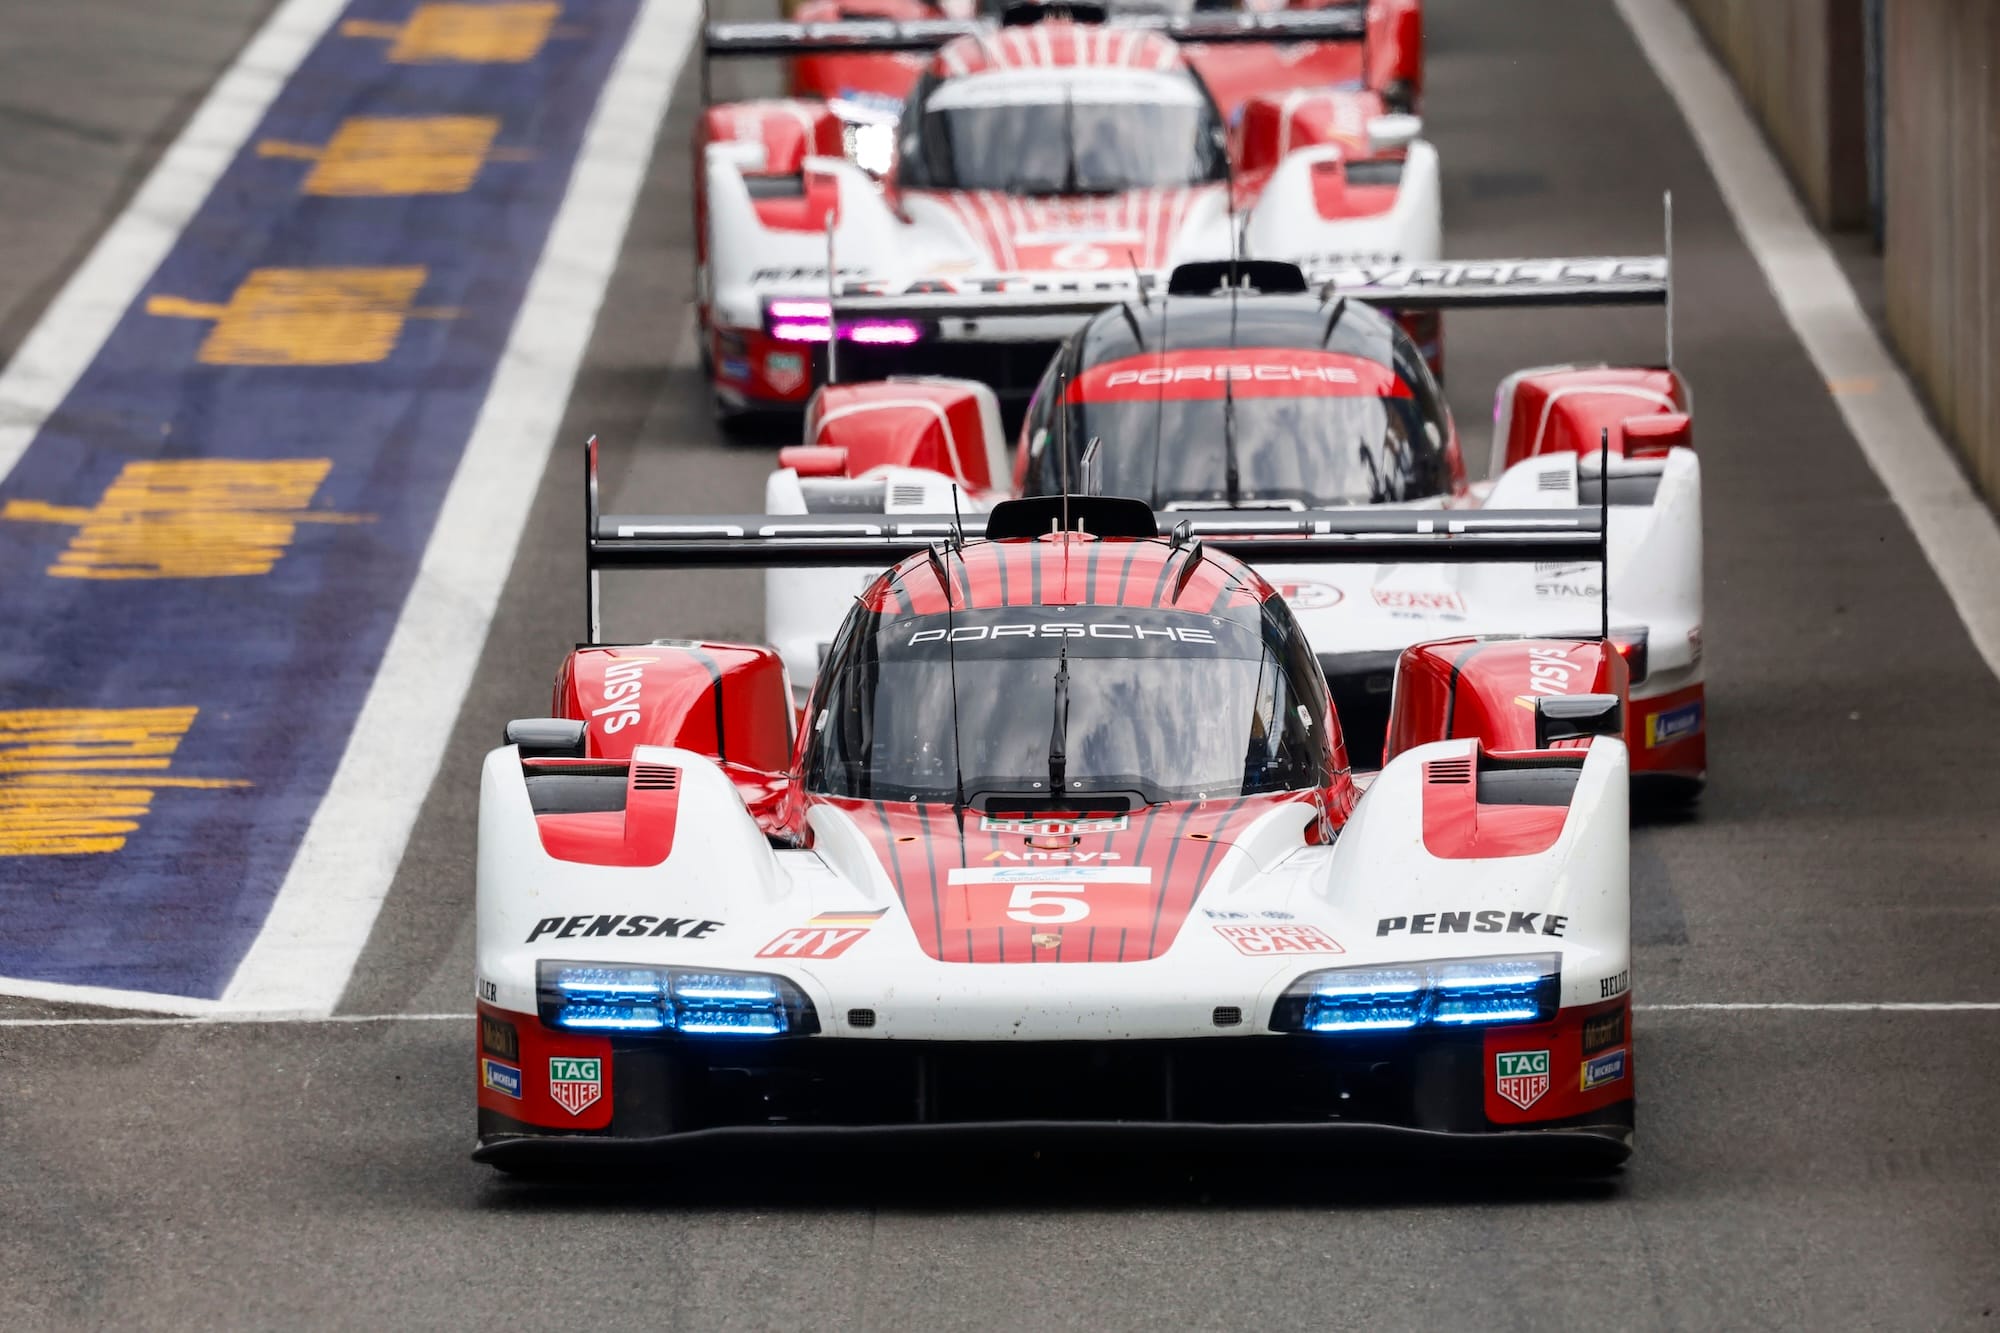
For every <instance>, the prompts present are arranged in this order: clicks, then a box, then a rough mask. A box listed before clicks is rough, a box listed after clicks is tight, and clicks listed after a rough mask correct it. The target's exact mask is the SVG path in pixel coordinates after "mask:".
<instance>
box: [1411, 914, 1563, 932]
mask: <svg viewBox="0 0 2000 1333" xmlns="http://www.w3.org/2000/svg"><path fill="white" fill-rule="evenodd" d="M1568 926H1569V918H1568V917H1566V916H1558V915H1556V914H1555V913H1554V912H1502V911H1485V912H1473V911H1467V912H1419V913H1417V914H1416V915H1415V916H1385V917H1383V918H1382V919H1381V920H1379V921H1377V922H1376V923H1375V934H1376V935H1377V936H1378V937H1380V936H1383V935H1398V934H1410V935H1551V936H1555V937H1557V938H1561V936H1562V933H1563V931H1564V930H1565V929H1566V928H1567V927H1568Z"/></svg>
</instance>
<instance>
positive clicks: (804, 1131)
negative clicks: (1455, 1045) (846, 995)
mask: <svg viewBox="0 0 2000 1333" xmlns="http://www.w3.org/2000/svg"><path fill="white" fill-rule="evenodd" d="M1015 1144H1020V1145H1030V1146H1033V1147H1034V1148H1036V1149H1044V1148H1046V1149H1050V1150H1071V1151H1085V1152H1091V1153H1112V1152H1132V1153H1146V1152H1163V1151H1192V1152H1199V1151H1204V1150H1218V1151H1237V1150H1254V1151H1256V1152H1258V1153H1299V1152H1311V1153H1317V1154H1325V1155H1327V1156H1337V1157H1342V1158H1346V1159H1348V1160H1352V1161H1356V1162H1367V1163H1369V1164H1371V1165H1382V1164H1388V1163H1390V1162H1402V1161H1421V1162H1422V1163H1423V1164H1425V1165H1426V1166H1430V1167H1435V1166H1447V1165H1455V1164H1465V1165H1473V1164H1484V1163H1495V1164H1505V1165H1507V1166H1509V1167H1512V1168H1515V1169H1522V1170H1533V1169H1538V1168H1539V1169H1545V1170H1581V1171H1593V1170H1610V1169H1612V1168H1615V1167H1618V1166H1620V1165H1622V1164H1623V1163H1624V1162H1625V1160H1626V1159H1627V1158H1629V1157H1630V1156H1631V1155H1632V1114H1631V1103H1630V1102H1627V1103H1625V1106H1624V1110H1623V1114H1622V1116H1615V1117H1597V1118H1595V1119H1593V1120H1592V1121H1590V1122H1587V1123H1578V1124H1566V1125H1552V1126H1548V1127H1546V1128H1540V1129H1532V1130H1493V1131H1490V1132H1487V1133H1478V1134H1468V1133H1449V1132H1444V1131H1439V1130H1427V1129H1407V1128H1403V1127H1400V1126H1394V1125H1370V1124H1362V1123H1358V1122H1348V1121H1335V1122H1330V1123H1327V1124H1316V1125H1299V1124H1290V1123H1283V1122H1280V1123H1272V1124H1254V1123H1242V1124H1237V1123H1230V1124H1209V1123H1200V1122H1176V1123H1172V1124H1159V1123H1153V1122H1146V1121H1134V1122H1126V1123H1121V1124H1104V1123H1101V1122H1098V1121H1088V1120H1004V1121H1001V1120H996V1121H988V1122H978V1123H965V1124H949V1125H934V1124H933V1125H785V1126H774V1125H757V1126H749V1125H735V1126H728V1127H723V1128H716V1129H697V1130H687V1131H685V1132H683V1133H678V1134H663V1135H657V1136H654V1137H652V1138H613V1137H609V1136H605V1135H593V1134H565V1135H548V1134H539V1135H523V1136H513V1137H495V1138H492V1139H482V1140H481V1141H480V1144H479V1147H478V1148H477V1149H475V1150H474V1152H473V1154H472V1157H473V1160H474V1161H477V1162H484V1163H486V1164H487V1165H489V1166H495V1167H499V1168H501V1169H502V1170H507V1171H534V1170H537V1169H540V1168H543V1167H565V1168H577V1169H585V1170H588V1169H590V1168H593V1167H599V1166H603V1167H611V1166H624V1165H631V1164H636V1163H669V1162H677V1161H694V1160H698V1159H700V1158H701V1157H702V1156H703V1155H705V1154H709V1153H713V1152H717V1151H729V1150H742V1149H747V1150H751V1151H757V1150H762V1149H767V1148H774V1147H775V1148H785V1149H791V1150H794V1151H798V1152H801V1153H813V1152H822V1151H824V1152H848V1151H852V1150H857V1149H863V1150H865V1149H888V1150H897V1151H934V1152H965V1151H972V1150H983V1149H989V1148H993V1147H996V1146H997V1147H1006V1146H1010V1145H1015Z"/></svg>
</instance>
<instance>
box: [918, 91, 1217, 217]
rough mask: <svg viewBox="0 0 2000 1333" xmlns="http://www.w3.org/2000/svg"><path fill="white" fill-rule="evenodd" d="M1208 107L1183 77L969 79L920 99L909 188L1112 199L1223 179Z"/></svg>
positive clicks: (1213, 119)
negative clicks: (1109, 196) (1118, 194)
mask: <svg viewBox="0 0 2000 1333" xmlns="http://www.w3.org/2000/svg"><path fill="white" fill-rule="evenodd" d="M1217 125H1218V122H1217V119H1216V115H1215V109H1214V107H1213V106H1212V105H1211V104H1210V103H1209V101H1208V99H1207V97H1206V96H1204V95H1203V93H1202V92H1201V90H1200V88H1199V87H1197V86H1196V85H1195V84H1194V83H1193V82H1192V81H1190V80H1189V79H1187V78H1186V77H1185V76H1177V75H1168V74H1163V73H1158V72H1154V71H1141V70H1110V69H1101V68H1089V69H1084V70H1077V71H1074V72H1069V73H1065V72H1063V71H1054V70H1049V71H1038V72H1036V74H1034V75H1033V76H1031V77H1030V76H1024V75H1023V73H1022V72H1020V71H1006V72H1000V73H993V74H975V75H968V76H966V77H963V78H959V79H953V80H951V81H949V82H947V83H945V84H943V85H942V86H940V87H939V88H938V90H937V92H936V93H934V94H932V96H931V98H930V100H929V101H928V102H927V103H925V105H924V111H923V118H922V126H921V131H920V144H921V147H920V149H919V151H918V152H917V153H916V154H915V156H914V159H913V160H912V161H910V162H909V163H908V164H907V165H906V168H905V172H904V182H903V183H904V184H906V185H910V186H918V187H927V188H931V189H941V190H999V191H1004V192H1007V193H1010V194H1030V195H1035V194H1046V195H1076V194H1107V193H1113V192H1117V191H1121V190H1136V189H1151V188H1161V187H1168V186H1177V185H1192V184H1198V183H1201V182H1204V181H1214V180H1221V179H1223V178H1224V177H1225V176H1226V174H1227V164H1226V162H1225V161H1224V160H1223V156H1222V153H1221V152H1220V150H1219V149H1218V148H1217V144H1216V129H1217Z"/></svg>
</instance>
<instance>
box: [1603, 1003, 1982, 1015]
mask: <svg viewBox="0 0 2000 1333" xmlns="http://www.w3.org/2000/svg"><path fill="white" fill-rule="evenodd" d="M1632 1007H1633V1008H1634V1009H1636V1010H1638V1011H1639V1012H1640V1013H1660V1014H1673V1013H1782V1012H1787V1011H1792V1012H1797V1013H1807V1014H1951V1013H1981V1014H1985V1013H2000V1002H1992V1001H1986V1000H1938V1001H1925V1000H1910V1001H1904V1000H1882V1001H1872V1000H1844V1001H1830V1002H1828V1003H1826V1004H1794V1003H1790V1002H1787V1001H1782V1000H1779V1001H1769V1002H1763V1001H1759V1002H1753V1003H1744V1004H1733V1003H1720V1002H1718V1003H1713V1004H1635V1005H1633V1006H1632Z"/></svg>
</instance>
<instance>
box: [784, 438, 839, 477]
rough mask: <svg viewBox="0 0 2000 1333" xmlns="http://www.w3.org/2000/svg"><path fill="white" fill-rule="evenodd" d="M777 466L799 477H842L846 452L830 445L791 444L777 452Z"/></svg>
mask: <svg viewBox="0 0 2000 1333" xmlns="http://www.w3.org/2000/svg"><path fill="white" fill-rule="evenodd" d="M778 466H779V467H788V468H790V469H791V470H792V471H794V472H796V473H798V474H799V475H800V476H801V477H844V476H846V475H847V450H845V449H842V448H839V447H837V446H835V445H830V444H793V445H787V446H786V447H785V448H783V449H780V450H778Z"/></svg>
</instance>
